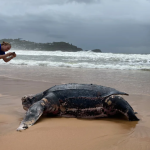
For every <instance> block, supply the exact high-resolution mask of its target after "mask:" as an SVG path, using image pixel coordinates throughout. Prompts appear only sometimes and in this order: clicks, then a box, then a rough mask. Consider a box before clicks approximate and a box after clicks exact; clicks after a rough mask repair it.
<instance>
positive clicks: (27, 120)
mask: <svg viewBox="0 0 150 150" xmlns="http://www.w3.org/2000/svg"><path fill="white" fill-rule="evenodd" d="M44 109H45V102H44V101H43V100H40V101H38V102H36V103H34V104H33V105H32V106H31V107H30V108H29V109H28V111H27V112H26V115H25V117H24V119H23V120H22V121H21V124H20V126H19V127H18V128H17V131H21V130H25V129H27V128H29V127H30V126H32V125H33V124H34V123H35V122H36V121H37V120H38V119H39V118H40V116H41V115H42V114H43V111H44Z"/></svg>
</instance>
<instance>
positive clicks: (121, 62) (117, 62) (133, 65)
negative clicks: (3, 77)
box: [0, 50, 150, 71]
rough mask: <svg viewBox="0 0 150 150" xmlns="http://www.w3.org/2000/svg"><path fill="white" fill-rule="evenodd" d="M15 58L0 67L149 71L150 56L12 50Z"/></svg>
mask: <svg viewBox="0 0 150 150" xmlns="http://www.w3.org/2000/svg"><path fill="white" fill-rule="evenodd" d="M13 51H15V52H16V54H17V57H16V58H15V59H13V60H11V61H10V62H9V63H5V62H1V63H0V65H8V64H9V65H10V64H11V65H19V66H21V65H26V66H45V67H49V66H50V67H67V68H68V67H71V68H90V69H119V70H147V71H150V54H116V53H95V52H92V51H82V52H62V51H35V50H13Z"/></svg>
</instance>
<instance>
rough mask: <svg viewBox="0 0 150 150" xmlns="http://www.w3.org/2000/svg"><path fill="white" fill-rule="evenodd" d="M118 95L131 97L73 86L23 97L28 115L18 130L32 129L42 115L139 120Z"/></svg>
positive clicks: (91, 86)
mask: <svg viewBox="0 0 150 150" xmlns="http://www.w3.org/2000/svg"><path fill="white" fill-rule="evenodd" d="M117 95H128V94H127V93H124V92H120V91H117V90H116V89H113V88H110V87H105V86H100V85H94V84H76V83H70V84H63V85H56V86H53V87H51V88H49V89H47V90H46V91H44V92H42V93H39V94H36V95H32V96H31V95H30V96H24V97H23V98H22V105H23V108H24V109H25V110H26V111H27V112H26V114H25V117H24V119H23V120H22V122H21V124H20V126H19V127H18V128H17V130H18V131H19V130H24V129H27V128H28V127H30V126H32V125H33V124H34V123H35V122H36V121H37V120H38V119H39V118H40V116H41V115H42V114H43V113H48V114H55V115H59V116H65V117H76V118H98V117H109V116H113V115H115V114H116V113H117V112H121V113H122V114H124V115H125V116H126V117H127V118H128V120H130V121H138V120H139V119H138V118H137V117H136V116H135V112H134V110H133V108H132V107H131V106H130V105H129V103H128V102H127V101H126V100H124V99H123V98H122V97H120V96H117Z"/></svg>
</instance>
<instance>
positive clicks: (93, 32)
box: [0, 0, 150, 53]
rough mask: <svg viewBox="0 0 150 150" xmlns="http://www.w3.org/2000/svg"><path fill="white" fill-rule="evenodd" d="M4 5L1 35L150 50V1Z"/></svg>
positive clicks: (84, 0)
mask: <svg viewBox="0 0 150 150" xmlns="http://www.w3.org/2000/svg"><path fill="white" fill-rule="evenodd" d="M8 2H9V4H10V5H8V8H6V7H4V6H6V5H7V4H8ZM87 4H88V5H87ZM1 5H2V6H3V7H1V14H0V22H1V24H0V28H1V34H0V38H23V39H26V40H31V41H35V42H53V41H65V42H70V43H72V44H74V45H77V46H78V47H81V48H83V49H94V48H100V49H102V51H104V52H120V53H121V52H123V53H130V52H132V53H148V52H149V53H150V42H149V41H150V16H149V14H150V10H149V8H150V2H149V1H146V0H134V1H129V0H120V1H117V0H116V1H113V2H112V1H111V0H108V1H104V0H101V1H100V0H80V1H79V0H63V1H60V0H59V1H58V0H55V1H54V0H43V1H40V0H37V1H35V0H31V1H30V2H29V1H27V2H25V1H22V0H20V1H18V0H16V1H13V2H10V1H8V0H5V2H4V1H3V2H1Z"/></svg>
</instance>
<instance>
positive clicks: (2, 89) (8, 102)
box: [0, 66, 150, 150]
mask: <svg viewBox="0 0 150 150" xmlns="http://www.w3.org/2000/svg"><path fill="white" fill-rule="evenodd" d="M149 74H150V72H144V71H115V70H111V71H108V70H95V69H91V70H89V69H87V70H83V69H82V70H81V69H71V68H69V69H61V68H57V69H55V68H50V69H48V68H46V67H45V68H44V67H41V68H40V67H38V68H36V69H35V68H31V67H30V68H28V67H19V68H18V67H15V66H11V67H10V66H4V67H1V68H0V84H1V86H0V150H20V149H22V150H26V149H36V150H41V149H43V150H48V149H52V150H58V149H61V150H70V149H71V150H76V149H78V150H91V149H93V150H120V149H122V150H127V149H128V150H134V149H136V150H150V111H149V107H150V95H149V92H150V87H149V86H148V85H150V84H149V82H150V76H149ZM33 80H36V81H33ZM70 82H73V83H96V84H101V85H105V86H111V87H113V88H116V89H119V90H120V91H124V92H127V93H129V94H130V96H124V98H125V99H126V100H127V101H128V102H129V103H130V104H131V106H132V107H133V108H134V109H135V110H136V111H137V112H138V114H137V116H138V118H140V121H138V122H129V121H127V120H126V118H125V117H124V116H122V115H120V116H117V117H115V118H101V119H76V118H57V117H55V118H48V117H44V116H43V117H42V118H40V120H39V121H38V122H37V123H36V124H35V125H33V126H32V127H30V128H29V129H27V130H25V131H22V132H17V131H16V128H17V127H18V126H19V124H20V121H21V120H22V118H23V116H24V114H25V111H24V110H23V108H22V105H21V100H20V99H21V97H22V96H23V95H25V94H36V93H38V92H42V91H44V90H46V89H47V88H49V87H51V86H53V85H55V84H62V83H70Z"/></svg>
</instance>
